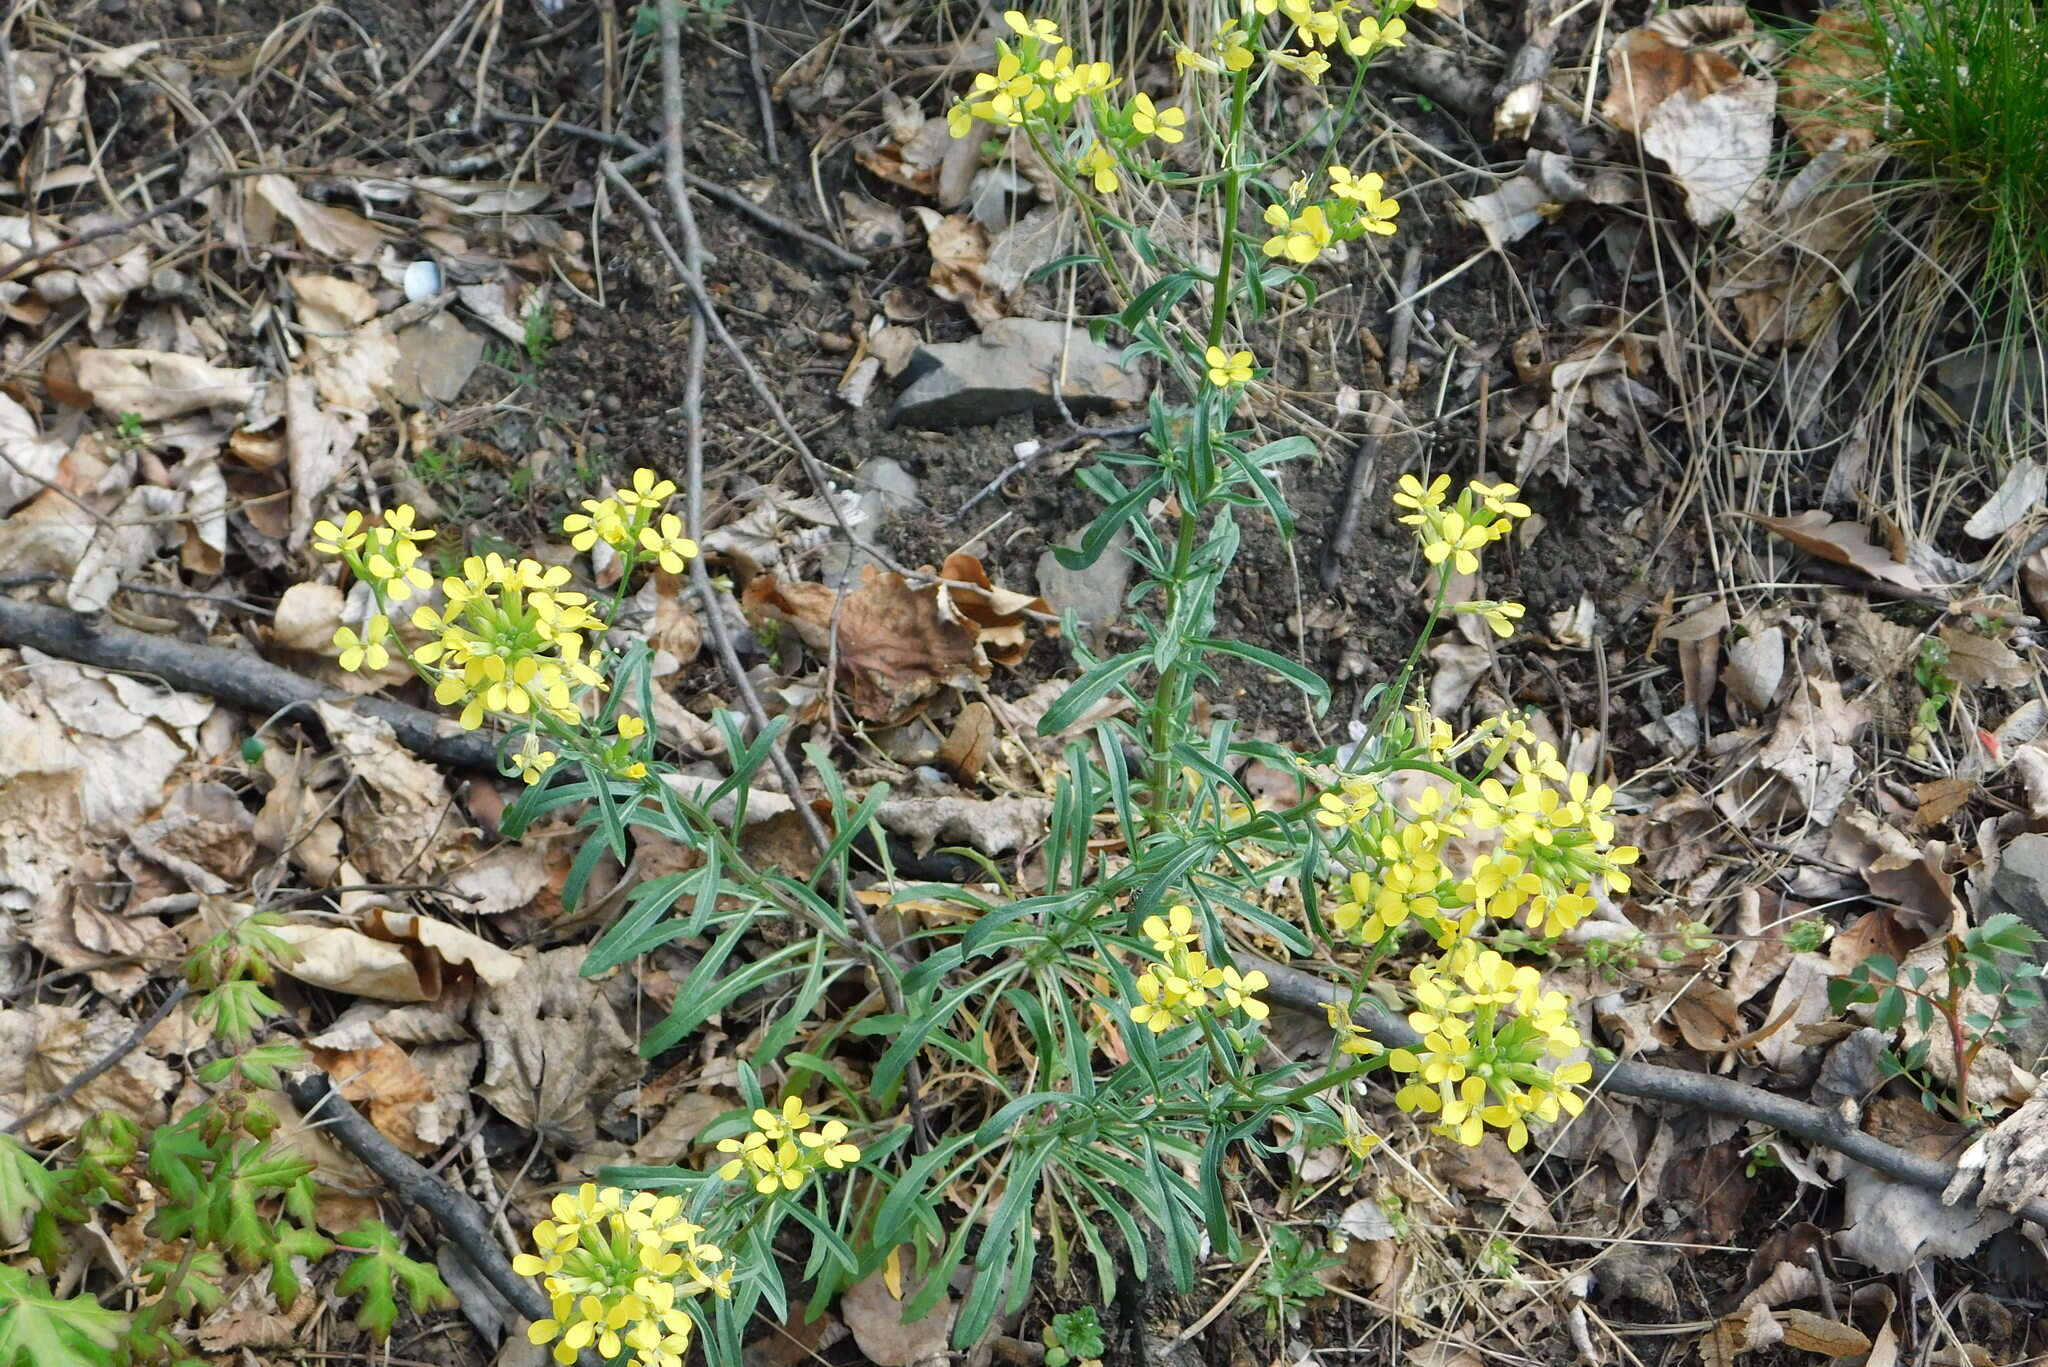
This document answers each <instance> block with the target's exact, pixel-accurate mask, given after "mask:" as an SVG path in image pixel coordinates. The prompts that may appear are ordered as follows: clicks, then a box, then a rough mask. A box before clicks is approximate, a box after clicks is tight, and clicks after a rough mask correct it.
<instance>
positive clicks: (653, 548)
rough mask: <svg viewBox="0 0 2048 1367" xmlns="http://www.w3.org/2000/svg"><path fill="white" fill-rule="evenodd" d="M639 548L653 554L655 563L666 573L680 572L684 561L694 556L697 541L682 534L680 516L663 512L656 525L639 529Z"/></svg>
mask: <svg viewBox="0 0 2048 1367" xmlns="http://www.w3.org/2000/svg"><path fill="white" fill-rule="evenodd" d="M640 549H641V550H643V551H646V552H647V553H648V554H649V555H651V556H653V557H654V559H655V563H656V564H658V565H660V566H661V567H662V569H664V570H666V571H667V572H668V573H670V574H681V573H682V572H683V565H684V562H685V561H688V560H690V559H692V558H694V557H695V556H696V554H697V543H696V542H694V541H692V540H690V538H689V537H687V536H684V535H683V520H682V519H681V518H679V517H677V516H676V515H675V514H674V513H663V514H662V515H661V520H660V522H659V523H658V524H657V526H653V527H647V528H645V529H643V530H642V531H641V533H640Z"/></svg>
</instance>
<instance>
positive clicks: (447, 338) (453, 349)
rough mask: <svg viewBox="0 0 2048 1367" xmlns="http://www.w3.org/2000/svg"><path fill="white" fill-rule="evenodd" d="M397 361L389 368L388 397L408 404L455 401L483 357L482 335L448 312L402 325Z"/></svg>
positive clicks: (398, 341) (416, 406) (398, 336)
mask: <svg viewBox="0 0 2048 1367" xmlns="http://www.w3.org/2000/svg"><path fill="white" fill-rule="evenodd" d="M395 340H396V341H397V343H398V364H397V365H395V366H393V367H392V370H391V397H392V398H394V399H396V400H398V402H400V403H402V404H404V405H405V406H406V407H408V408H418V407H420V406H422V405H423V404H425V403H426V402H427V401H428V400H430V399H431V400H432V401H433V402H435V403H454V402H455V400H456V399H457V398H458V397H460V396H461V394H462V387H463V386H464V385H465V384H468V383H469V377H470V376H471V375H472V374H474V373H475V371H476V368H477V365H478V364H479V363H480V362H481V361H482V360H483V358H484V339H483V338H481V337H479V336H477V335H476V334H475V333H474V332H471V331H470V330H469V329H468V328H466V327H464V326H463V325H462V323H461V322H460V320H458V319H457V318H456V317H455V315H453V314H451V313H437V314H435V315H434V316H433V317H432V318H429V319H427V321H425V322H424V323H415V324H413V325H412V326H411V327H409V328H402V329H400V330H399V333H398V335H397V337H396V339H395Z"/></svg>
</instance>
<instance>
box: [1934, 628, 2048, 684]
mask: <svg viewBox="0 0 2048 1367" xmlns="http://www.w3.org/2000/svg"><path fill="white" fill-rule="evenodd" d="M1936 634H1937V635H1939V636H1940V638H1941V643H1942V644H1943V645H1945V646H1947V647H1948V660H1947V662H1946V663H1945V664H1944V665H1943V666H1942V668H1943V669H1944V671H1945V672H1946V673H1947V674H1948V676H1949V677H1950V678H1952V679H1954V680H1955V681H1956V682H1957V683H1959V684H1965V685H1968V686H1970V687H1973V688H1974V687H1979V686H1983V685H1988V686H1990V687H1992V688H2031V687H2032V686H2033V683H2034V671H2033V670H2032V669H2030V668H2028V666H2027V662H2026V661H2025V660H2022V659H2021V658H2020V657H2019V656H2018V655H2017V654H2015V653H2014V652H2013V648H2012V647H2011V646H2009V645H2007V644H2006V643H2005V642H2003V641H2000V640H1997V639H1996V638H1994V637H1990V636H1984V635H1980V634H1979V633H1977V632H1974V631H1971V630H1970V629H1969V628H1968V627H1967V626H1965V625H1962V624H1960V623H1955V622H1946V623H1943V624H1942V627H1941V629H1940V631H1939V632H1938V633H1936Z"/></svg>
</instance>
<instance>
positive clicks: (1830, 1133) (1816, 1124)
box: [1238, 955, 2048, 1224]
mask: <svg viewBox="0 0 2048 1367" xmlns="http://www.w3.org/2000/svg"><path fill="white" fill-rule="evenodd" d="M1238 958H1239V961H1240V963H1241V964H1242V965H1243V966H1244V967H1245V968H1247V969H1250V968H1256V969H1258V970H1259V971H1260V972H1262V973H1264V974H1265V975H1266V979H1267V981H1268V983H1270V984H1271V985H1270V986H1269V987H1268V988H1267V990H1266V996H1267V998H1268V999H1269V1000H1271V1001H1273V1002H1275V1003H1277V1004H1279V1005H1281V1006H1288V1007H1292V1008H1294V1009H1295V1010H1297V1011H1306V1012H1313V1013H1315V1014H1317V1015H1320V1014H1322V1010H1323V1007H1324V1006H1325V1005H1326V1004H1328V1003H1332V1002H1343V1001H1346V1000H1348V999H1349V994H1348V993H1347V992H1346V991H1345V990H1344V989H1343V988H1342V987H1340V986H1338V985H1337V984H1336V983H1333V982H1330V981H1329V980H1328V979H1325V978H1319V977H1317V976H1316V975H1315V974H1313V973H1307V972H1304V971H1302V970H1301V969H1298V968H1289V967H1287V966H1286V965H1285V964H1277V963H1271V962H1268V961H1266V960H1263V959H1259V958H1256V957H1255V956H1251V955H1239V956H1238ZM1353 1019H1355V1020H1356V1021H1357V1022H1358V1023H1359V1024H1360V1025H1361V1026H1363V1027H1365V1030H1366V1032H1367V1033H1368V1034H1370V1035H1371V1036H1372V1037H1373V1038H1374V1039H1376V1040H1378V1041H1379V1042H1380V1043H1381V1044H1384V1045H1387V1046H1388V1047H1390V1048H1396V1049H1402V1048H1411V1047H1413V1046H1414V1045H1415V1044H1417V1043H1419V1042H1420V1040H1421V1036H1419V1035H1417V1034H1416V1033H1415V1031H1413V1030H1411V1029H1409V1028H1408V1023H1407V1022H1406V1021H1404V1020H1401V1019H1399V1018H1398V1017H1395V1016H1390V1015H1388V1014H1387V1013H1386V1012H1384V1011H1381V1010H1379V1009H1378V1008H1376V1007H1374V1006H1372V1005H1370V1004H1368V1005H1365V1006H1362V1007H1360V1008H1359V1010H1358V1012H1357V1014H1356V1015H1355V1016H1354V1017H1353ZM1593 1083H1594V1086H1595V1087H1596V1088H1597V1089H1599V1090H1602V1091H1609V1092H1618V1093H1620V1094H1621V1095H1623V1096H1633V1097H1640V1098H1642V1099H1643V1100H1645V1101H1668V1102H1672V1103H1674V1104H1676V1105H1679V1106H1690V1107H1693V1108H1695V1109H1698V1110H1706V1111H1715V1112H1718V1113H1720V1114H1722V1115H1734V1116H1741V1117H1742V1118H1743V1119H1745V1120H1755V1121H1759V1122H1761V1123H1762V1124H1765V1125H1769V1126H1770V1127H1771V1128H1772V1129H1775V1130H1779V1131H1782V1132H1783V1133H1785V1134H1790V1135H1797V1136H1798V1137H1799V1138H1801V1139H1804V1140H1808V1141H1810V1142H1812V1143H1815V1144H1822V1145H1825V1146H1826V1147H1828V1148H1831V1149H1833V1150H1834V1151H1835V1152H1837V1153H1839V1154H1841V1155H1843V1156H1844V1157H1846V1158H1852V1159H1854V1160H1855V1161H1857V1162H1858V1163H1861V1164H1863V1166H1865V1167H1867V1168H1873V1169H1875V1170H1876V1171H1878V1172H1881V1173H1883V1174H1884V1175H1885V1176H1887V1177H1890V1178H1893V1179H1895V1180H1897V1181H1900V1182H1904V1183H1906V1184H1907V1185H1908V1186H1915V1187H1920V1188H1923V1189H1925V1190H1927V1191H1932V1192H1941V1191H1943V1190H1944V1189H1946V1188H1947V1187H1948V1186H1949V1184H1950V1183H1951V1182H1953V1181H1954V1180H1955V1178H1956V1176H1957V1170H1956V1168H1955V1167H1953V1166H1952V1165H1950V1164H1948V1163H1943V1162H1940V1161H1939V1160H1937V1159H1933V1158H1923V1157H1921V1156H1920V1155H1918V1154H1913V1153H1907V1152H1906V1151H1905V1150H1903V1149H1895V1148H1893V1147H1892V1146H1891V1145H1889V1144H1887V1143H1885V1142H1884V1141H1883V1140H1882V1139H1879V1138H1877V1137H1876V1136H1875V1135H1870V1134H1865V1133H1864V1132H1863V1131H1862V1130H1859V1129H1856V1128H1855V1127H1854V1126H1852V1125H1849V1124H1846V1123H1844V1122H1843V1121H1842V1120H1841V1119H1839V1118H1837V1117H1836V1116H1834V1115H1832V1114H1830V1113H1829V1112H1827V1111H1824V1110H1822V1109H1821V1108H1820V1107H1818V1106H1809V1105H1808V1104H1807V1103H1805V1102H1803V1101H1794V1100H1793V1099H1792V1098H1791V1097H1788V1096H1779V1095H1778V1094H1777V1093H1775V1092H1766V1091H1763V1090H1762V1089H1761V1088H1757V1087H1751V1086H1749V1085H1747V1084H1746V1083H1741V1082H1737V1081H1735V1080H1734V1079H1733V1078H1725V1077H1714V1076H1711V1075H1710V1074H1706V1073H1689V1072H1686V1071H1685V1070H1684V1069H1681V1068H1660V1067H1657V1066H1656V1065H1655V1064H1649V1063H1632V1062H1628V1061H1622V1062H1619V1063H1603V1062H1601V1061H1600V1060H1598V1059H1595V1060H1593ZM2015 1213H2016V1214H2018V1215H2020V1216H2022V1217H2024V1218H2025V1219H2028V1220H2033V1221H2035V1222H2037V1223H2040V1224H2048V1200H2043V1199H2041V1198H2038V1197H2037V1198H2035V1199H2033V1200H2030V1201H2028V1202H2026V1203H2025V1204H2024V1205H2021V1206H2020V1207H2019V1208H2018V1209H2017V1210H2016V1211H2015Z"/></svg>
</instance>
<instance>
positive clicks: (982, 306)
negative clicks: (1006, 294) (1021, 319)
mask: <svg viewBox="0 0 2048 1367" xmlns="http://www.w3.org/2000/svg"><path fill="white" fill-rule="evenodd" d="M916 212H917V215H918V217H919V218H920V219H922V220H923V222H924V227H925V249H926V250H927V251H929V252H930V253H931V256H932V269H931V275H930V277H929V283H930V285H931V288H932V293H933V294H936V295H938V296H939V298H941V299H950V300H952V301H953V302H954V303H956V304H959V305H960V306H961V307H962V308H964V309H966V310H967V316H968V317H970V318H972V319H973V320H974V324H975V326H976V327H983V328H985V327H987V326H988V325H989V324H990V323H993V322H995V321H996V320H997V319H998V318H1002V317H1004V316H1006V315H1007V313H1008V310H1007V309H1005V308H1004V307H1003V298H1002V292H1001V291H1000V290H998V289H997V288H996V287H995V286H994V284H992V283H991V282H990V281H989V280H988V278H987V268H988V253H989V245H990V244H989V235H988V229H986V228H984V227H982V226H981V225H980V224H979V223H976V222H975V221H974V220H973V219H971V218H969V217H967V215H965V214H946V215H940V214H938V213H935V212H933V211H932V210H930V209H923V208H920V209H918V210H917V211H916Z"/></svg>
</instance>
